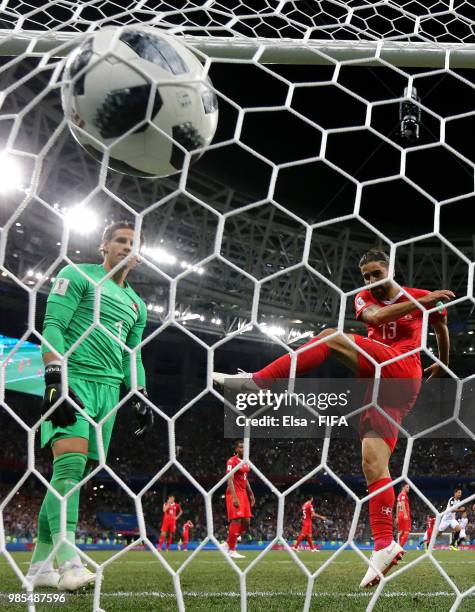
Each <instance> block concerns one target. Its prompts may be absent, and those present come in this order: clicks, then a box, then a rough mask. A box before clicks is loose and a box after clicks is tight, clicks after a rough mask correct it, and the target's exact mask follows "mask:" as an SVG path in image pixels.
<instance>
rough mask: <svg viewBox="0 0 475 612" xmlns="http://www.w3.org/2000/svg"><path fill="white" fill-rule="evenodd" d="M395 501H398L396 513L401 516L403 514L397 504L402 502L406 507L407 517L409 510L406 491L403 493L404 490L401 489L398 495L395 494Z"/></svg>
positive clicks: (409, 513)
mask: <svg viewBox="0 0 475 612" xmlns="http://www.w3.org/2000/svg"><path fill="white" fill-rule="evenodd" d="M397 503H398V514H400V515H401V516H404V513H403V512H401V510H399V504H402V505H403V506H404V507H405V509H406V516H407V517H409V516H410V515H411V511H410V509H409V496H408V495H407V493H404V491H401V492H400V493H399V495H398V496H397Z"/></svg>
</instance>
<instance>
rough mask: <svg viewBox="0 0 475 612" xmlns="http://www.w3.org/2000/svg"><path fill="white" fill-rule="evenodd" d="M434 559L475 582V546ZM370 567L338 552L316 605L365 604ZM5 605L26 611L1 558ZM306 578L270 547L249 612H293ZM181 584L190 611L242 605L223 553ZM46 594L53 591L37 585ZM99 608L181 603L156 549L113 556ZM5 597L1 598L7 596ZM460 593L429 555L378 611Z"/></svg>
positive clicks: (318, 560)
mask: <svg viewBox="0 0 475 612" xmlns="http://www.w3.org/2000/svg"><path fill="white" fill-rule="evenodd" d="M112 554H113V553H111V552H94V553H91V557H92V558H93V559H94V560H95V561H97V562H103V561H105V560H106V559H108V558H109V557H111V556H112ZM190 554H191V553H186V552H168V553H163V555H164V558H165V559H166V561H167V562H168V563H169V564H170V566H171V567H172V569H174V570H176V569H178V568H179V567H180V565H181V564H182V563H183V562H184V561H185V559H186V558H187V557H188V556H189V555H190ZM245 554H246V558H245V559H242V560H239V561H238V566H239V567H240V568H242V569H244V568H245V567H246V565H247V564H248V563H249V562H250V561H252V560H253V559H254V558H255V557H256V556H257V555H258V553H257V552H249V551H246V553H245ZM330 555H331V553H329V552H325V551H322V552H319V553H313V554H312V553H310V552H301V553H299V558H300V559H301V560H302V562H303V563H304V564H305V565H306V566H307V568H308V569H309V570H310V571H315V570H316V569H317V568H318V567H320V566H321V565H322V564H323V563H324V562H325V561H326V560H327V559H328V558H329V557H330ZM421 556H422V553H421V552H408V553H407V554H406V555H405V557H404V561H403V563H402V564H401V565H400V566H401V567H407V564H408V562H409V561H413V560H414V559H417V558H419V557H421ZM434 556H435V559H437V561H438V562H440V563H441V565H442V567H443V569H444V571H445V572H446V573H447V574H448V576H449V577H450V578H451V579H452V580H453V582H454V583H455V584H456V585H457V587H458V588H459V589H460V590H462V591H463V590H466V589H468V588H470V587H471V586H473V583H474V581H473V576H474V567H475V551H459V552H452V551H450V552H449V551H437V552H436V553H435V555H434ZM13 558H14V559H15V562H16V563H18V564H19V567H20V568H21V570H22V571H26V569H27V567H28V561H29V558H30V554H29V553H15V554H13ZM364 571H365V566H364V564H363V562H362V561H361V559H360V558H359V557H358V556H357V555H356V554H355V553H354V552H351V551H345V552H343V553H342V554H340V555H339V556H338V557H337V558H336V559H335V560H334V562H333V563H332V564H331V565H330V566H329V567H327V568H326V569H325V570H324V571H323V572H322V574H320V576H319V577H318V578H317V580H316V582H315V588H314V591H313V597H312V605H311V610H312V611H314V610H315V611H316V610H319V611H321V610H323V611H327V610H328V611H331V612H337V611H340V610H341V611H345V612H348V611H350V612H353V611H359V610H365V609H366V608H367V606H368V604H369V603H370V599H371V595H372V591H371V592H368V591H363V590H361V589H359V588H358V584H359V582H360V580H361V578H362V576H363V574H364ZM0 576H1V581H0V593H1V594H0V609H5V610H12V611H15V610H26V609H27V608H26V605H25V604H16V605H15V604H13V605H12V604H8V601H7V599H6V596H5V594H6V593H8V592H19V585H18V581H17V579H16V576H15V575H14V573H13V571H12V570H11V569H10V567H9V566H8V565H7V561H6V559H5V558H4V557H1V560H0ZM306 585H307V580H306V577H305V575H304V573H303V572H302V571H301V570H300V568H299V567H298V566H297V565H296V564H295V563H294V561H293V560H292V559H291V557H290V556H289V554H288V553H287V552H285V551H271V552H270V553H268V554H267V555H266V556H265V557H264V558H263V559H262V560H261V561H260V562H259V563H258V564H257V565H256V566H255V567H254V568H252V570H251V571H250V573H249V574H248V577H247V590H248V610H249V612H254V611H261V610H262V611H263V612H264V611H265V612H274V611H275V612H281V611H283V612H293V611H294V610H295V611H297V610H302V608H303V604H304V598H305V591H306ZM181 586H182V590H183V594H184V601H185V606H186V610H187V611H192V612H194V611H197V612H198V611H199V612H205V611H206V612H209V611H212V612H228V611H229V612H231V611H233V612H234V611H236V612H237V611H239V610H240V609H241V608H240V599H239V580H238V577H237V574H236V573H235V572H234V571H233V570H232V569H231V568H230V567H229V565H228V563H227V562H226V561H225V560H224V558H223V557H222V555H221V553H218V552H211V551H202V552H200V553H199V554H198V555H197V556H196V557H195V558H194V559H193V560H192V561H191V563H190V564H189V565H188V566H187V567H186V568H185V569H184V571H183V573H182V574H181ZM39 591H41V592H45V593H46V592H56V591H53V590H49V589H45V588H43V589H39ZM102 593H103V595H102V599H101V607H102V609H103V610H105V611H106V612H124V611H128V610H130V611H133V612H140V611H142V610H143V611H147V612H157V611H158V612H162V611H163V612H171V611H173V610H176V609H177V605H176V601H175V594H174V589H173V582H172V579H171V577H170V575H169V574H168V573H167V572H166V571H165V570H164V569H163V567H162V565H161V564H160V562H159V561H157V560H156V559H155V558H154V557H153V556H152V554H151V553H147V552H142V551H129V552H127V553H126V554H124V555H123V556H121V557H120V558H119V559H117V560H116V561H114V563H113V564H111V565H110V566H109V567H108V569H106V571H105V573H104V582H103V588H102ZM2 600H3V601H2ZM92 601H93V598H92V592H91V591H88V592H83V593H78V594H68V595H67V603H66V604H63V605H61V604H43V605H41V604H39V605H37V606H36V610H37V611H41V612H43V611H46V610H48V611H49V612H51V610H52V609H54V610H56V611H57V612H60V611H61V610H64V612H66V611H67V612H80V611H81V612H83V611H85V610H92ZM454 601H455V595H454V593H453V591H452V590H451V588H450V586H449V585H448V584H447V582H446V581H445V580H444V579H443V578H442V577H441V575H440V574H439V573H438V571H437V569H436V568H435V566H434V565H433V563H432V562H431V560H430V559H429V558H428V557H426V558H425V559H423V560H422V561H421V562H420V563H419V564H418V565H416V566H413V567H411V568H409V570H408V571H406V572H404V573H403V574H402V575H400V576H399V577H397V578H396V579H395V580H393V581H391V582H389V583H388V584H387V586H386V587H385V589H384V590H383V592H382V595H381V597H380V599H379V601H378V602H377V604H376V605H375V607H374V610H377V611H378V612H389V611H397V612H402V611H407V610H411V611H412V612H414V611H417V612H422V611H426V610H437V611H442V610H449V609H450V608H451V606H452V605H453V603H454ZM458 609H459V610H462V611H463V612H468V611H469V610H474V609H475V597H474V596H471V597H469V598H467V599H465V600H464V601H463V602H462V604H461V605H460V607H459V608H458Z"/></svg>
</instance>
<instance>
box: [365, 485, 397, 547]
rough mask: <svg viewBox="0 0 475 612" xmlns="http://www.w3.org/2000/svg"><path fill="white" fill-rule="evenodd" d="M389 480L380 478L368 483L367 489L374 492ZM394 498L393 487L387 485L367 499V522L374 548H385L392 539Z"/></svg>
mask: <svg viewBox="0 0 475 612" xmlns="http://www.w3.org/2000/svg"><path fill="white" fill-rule="evenodd" d="M389 482H391V478H380V479H379V480H377V481H376V482H372V483H371V484H370V485H368V491H369V492H370V493H374V491H377V490H378V489H380V488H381V487H384V486H385V485H387V484H388V483H389ZM395 499H396V497H395V495H394V487H389V488H387V489H386V490H385V491H382V492H381V493H379V494H378V495H375V496H374V497H372V498H371V499H370V500H369V524H370V526H371V533H372V534H373V540H374V550H381V549H382V548H386V546H389V545H390V544H391V542H392V541H393V540H394V535H393V506H394V501H395Z"/></svg>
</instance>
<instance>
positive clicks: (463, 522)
mask: <svg viewBox="0 0 475 612" xmlns="http://www.w3.org/2000/svg"><path fill="white" fill-rule="evenodd" d="M459 523H460V534H459V541H458V546H460V545H461V544H463V541H464V540H465V538H466V537H467V525H468V514H467V512H465V511H464V512H462V517H461V518H460V519H459Z"/></svg>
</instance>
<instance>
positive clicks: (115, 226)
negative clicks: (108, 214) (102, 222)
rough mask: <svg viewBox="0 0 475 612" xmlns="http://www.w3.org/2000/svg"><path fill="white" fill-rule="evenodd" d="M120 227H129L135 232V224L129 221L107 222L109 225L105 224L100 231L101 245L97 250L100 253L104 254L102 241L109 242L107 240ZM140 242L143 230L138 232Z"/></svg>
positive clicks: (110, 238)
mask: <svg viewBox="0 0 475 612" xmlns="http://www.w3.org/2000/svg"><path fill="white" fill-rule="evenodd" d="M121 229H130V230H133V231H134V232H135V224H134V223H132V222H131V221H116V222H115V223H109V225H107V226H106V227H105V228H104V231H103V232H102V239H101V246H100V247H99V251H100V252H101V253H102V255H104V249H103V246H102V245H103V244H104V242H109V240H112V238H113V237H114V233H115V232H116V231H117V230H121ZM140 242H141V243H142V242H143V232H140Z"/></svg>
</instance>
